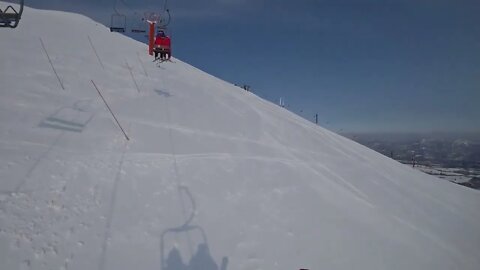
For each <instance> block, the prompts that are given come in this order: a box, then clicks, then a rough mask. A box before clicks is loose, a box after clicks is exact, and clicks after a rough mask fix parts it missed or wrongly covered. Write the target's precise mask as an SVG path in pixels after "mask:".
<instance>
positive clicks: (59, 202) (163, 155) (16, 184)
mask: <svg viewBox="0 0 480 270" xmlns="http://www.w3.org/2000/svg"><path fill="white" fill-rule="evenodd" d="M40 38H41V40H42V41H43V42H44V44H45V49H46V51H47V52H48V54H49V57H50V58H51V61H52V63H53V66H54V68H55V69H56V72H57V74H58V76H59V78H60V80H61V84H63V85H64V87H65V90H63V89H62V87H61V84H60V83H59V81H58V80H57V78H56V76H55V74H54V71H53V69H52V67H51V66H50V64H49V61H48V58H47V55H46V54H45V52H44V51H43V49H42V46H41V42H40ZM89 39H90V40H91V43H92V44H93V46H94V48H95V50H96V52H97V54H98V56H99V58H97V56H96V55H95V52H94V49H93V48H92V45H91V44H90V42H89ZM0 48H2V50H0V59H1V61H0V95H1V98H0V179H1V181H0V261H1V267H0V268H1V269H2V270H3V269H69V270H70V269H99V270H106V269H116V270H121V269H161V270H167V269H172V267H174V266H177V269H179V268H178V267H179V266H180V263H179V262H178V261H175V260H174V257H175V256H174V253H175V251H174V250H177V251H178V252H179V254H180V256H181V258H182V260H183V263H184V264H189V263H190V261H192V262H191V263H190V265H191V267H190V269H191V270H200V269H202V270H210V269H216V268H215V267H213V268H208V267H207V266H206V265H208V264H212V263H214V264H216V266H217V267H218V268H220V265H221V262H222V259H223V260H224V262H228V263H226V268H227V269H232V270H237V269H238V270H247V269H265V270H270V269H272V270H273V269H300V268H309V269H435V270H438V269H478V267H479V265H480V257H479V256H478V254H480V230H479V229H478V228H480V213H479V211H478V209H480V193H479V192H478V191H476V190H471V189H469V188H466V187H462V186H459V185H455V184H452V183H449V182H446V181H442V180H439V179H438V178H435V177H433V176H429V175H426V174H424V173H421V172H418V171H416V170H414V169H412V168H409V167H407V166H404V165H402V164H400V163H398V162H396V161H393V160H391V159H389V158H386V157H384V156H382V155H380V154H378V153H376V152H374V151H372V150H369V149H367V148H366V147H364V146H361V145H359V144H357V143H355V142H353V141H351V140H348V139H346V138H344V137H341V136H339V135H337V134H335V133H332V132H330V131H328V130H326V129H323V128H321V127H318V126H316V125H314V124H312V123H310V122H308V121H306V120H304V119H302V118H300V117H299V116H297V115H295V114H292V113H290V112H288V111H287V110H285V109H283V108H281V107H278V106H276V105H274V104H271V103H269V102H267V101H264V100H262V99H261V98H259V97H257V96H255V95H254V94H252V93H249V92H246V91H243V90H241V89H240V88H238V87H235V86H233V85H231V84H229V83H227V82H224V81H221V80H219V79H217V78H215V77H213V76H210V75H208V74H206V73H204V72H202V71H200V70H198V69H196V68H194V67H192V66H190V65H188V64H186V63H184V62H182V61H180V60H178V59H174V63H164V64H161V65H160V67H157V66H156V64H155V63H152V61H151V57H149V56H148V55H147V54H146V46H145V45H144V44H141V43H139V42H136V41H134V40H131V39H129V38H127V37H124V36H122V35H120V34H118V33H110V32H109V30H108V28H106V27H105V26H103V25H100V24H98V23H95V22H94V21H92V20H90V19H88V18H86V17H84V16H81V15H77V14H74V13H66V12H58V11H45V10H36V9H31V8H27V9H26V10H25V12H24V16H23V18H22V22H21V23H20V25H19V27H18V28H17V29H15V30H6V29H4V30H0ZM129 68H130V69H129ZM130 71H131V73H130ZM91 80H93V81H94V82H95V84H96V85H97V86H98V88H99V89H100V91H102V94H103V95H104V97H105V99H106V100H107V102H108V103H109V105H110V106H111V108H112V111H113V112H114V113H115V114H116V116H117V118H118V120H119V122H120V124H121V125H122V127H123V128H124V129H125V131H126V133H127V134H128V136H129V138H130V140H129V141H127V140H126V139H125V137H124V135H123V134H122V132H121V130H120V129H119V127H118V125H117V124H116V123H115V121H114V119H113V118H112V116H111V115H110V113H109V112H108V110H107V109H106V107H105V105H104V104H103V102H102V100H101V99H100V97H99V95H98V94H97V92H96V90H95V88H94V87H93V85H92V82H91ZM135 84H138V89H137V87H136V86H135ZM182 225H183V226H182ZM205 245H206V246H207V249H206V251H205V249H203V247H205ZM198 250H203V251H204V252H203V253H202V252H198ZM169 253H170V257H169ZM162 254H163V255H162ZM177 255H178V253H177ZM167 257H169V260H167ZM193 257H194V258H195V259H192V260H191V258H193ZM162 258H163V259H164V260H163V266H162ZM212 259H213V261H212ZM167 262H168V264H167ZM202 265H203V266H202Z"/></svg>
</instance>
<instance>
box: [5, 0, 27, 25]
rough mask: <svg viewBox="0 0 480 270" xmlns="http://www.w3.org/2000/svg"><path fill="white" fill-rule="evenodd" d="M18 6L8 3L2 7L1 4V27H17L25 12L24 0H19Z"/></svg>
mask: <svg viewBox="0 0 480 270" xmlns="http://www.w3.org/2000/svg"><path fill="white" fill-rule="evenodd" d="M18 6H19V7H18V8H17V9H15V8H14V7H13V6H12V5H8V6H7V7H6V8H4V9H2V7H1V6H0V28H16V27H17V26H18V24H19V23H20V19H21V18H22V14H23V6H24V0H19V1H18Z"/></svg>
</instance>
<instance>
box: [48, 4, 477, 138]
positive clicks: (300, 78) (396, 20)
mask: <svg viewBox="0 0 480 270" xmlns="http://www.w3.org/2000/svg"><path fill="white" fill-rule="evenodd" d="M39 1H40V2H42V1H43V2H49V1H48V0H39ZM50 2H51V0H50ZM61 2H63V4H64V5H70V4H71V3H73V2H76V1H75V0H71V1H66V0H64V1H61ZM70 2H71V3H70ZM77 2H78V1H77ZM80 2H82V3H83V5H89V6H98V7H102V8H105V9H107V10H108V9H109V8H110V7H111V6H112V4H113V2H114V1H113V0H104V1H101V0H99V1H95V0H84V1H80ZM124 2H125V3H126V4H127V5H128V6H129V7H135V8H138V10H140V11H143V10H146V9H152V8H153V9H156V8H157V7H160V6H163V1H154V0H137V1H134V0H124ZM168 4H169V8H170V10H171V13H172V15H173V21H172V24H171V26H170V31H171V34H172V37H173V45H174V55H175V56H176V57H178V58H180V59H182V60H184V61H186V62H188V63H190V64H192V65H194V66H196V67H198V68H200V69H202V70H205V71H206V72H208V73H211V74H213V75H215V76H217V77H220V78H222V79H225V80H227V81H229V82H232V83H238V84H243V83H245V84H248V85H251V87H252V91H253V92H255V93H258V95H260V96H262V97H265V98H267V99H269V100H272V101H275V100H278V99H279V98H280V97H284V98H285V100H286V104H287V106H288V109H289V110H291V111H293V112H295V113H297V114H299V115H302V116H303V117H305V118H307V119H309V120H313V116H314V114H315V113H318V114H319V120H320V124H321V125H323V126H325V127H327V128H330V129H332V130H335V131H344V132H346V131H349V132H369V131H372V132H375V131H389V132H392V131H393V132H432V131H447V132H449V131H476V132H480V120H479V119H480V16H479V15H478V14H480V1H470V0H451V1H444V0H403V1H402V0H383V1H380V0H336V1H333V0H332V1H328V0H325V1H321V0H318V1H313V0H297V1H285V0H263V1H262V0H185V1H176V0H168ZM119 9H120V10H122V11H123V12H125V13H126V14H127V15H128V16H130V17H132V13H133V11H132V9H128V8H126V6H125V5H123V4H121V3H120V4H119ZM99 14H104V13H101V12H100V13H99ZM87 15H90V16H92V17H94V19H97V20H103V21H108V20H109V18H103V17H105V15H98V14H87ZM107 17H108V16H107Z"/></svg>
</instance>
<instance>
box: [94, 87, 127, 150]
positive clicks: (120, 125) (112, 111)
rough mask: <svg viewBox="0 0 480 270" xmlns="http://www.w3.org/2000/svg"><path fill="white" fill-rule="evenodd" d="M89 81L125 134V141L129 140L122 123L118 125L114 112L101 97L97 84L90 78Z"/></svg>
mask: <svg viewBox="0 0 480 270" xmlns="http://www.w3.org/2000/svg"><path fill="white" fill-rule="evenodd" d="M90 81H91V82H92V84H93V86H94V87H95V89H96V90H97V92H98V94H99V95H100V97H101V98H102V100H103V103H105V106H107V109H108V110H109V111H110V113H111V114H112V116H113V119H115V122H117V124H118V127H120V130H122V132H123V135H125V139H127V141H129V140H130V138H128V136H127V133H125V130H123V127H122V125H120V122H119V121H118V119H117V117H116V116H115V114H114V113H113V111H112V109H110V106H108V103H107V101H106V100H105V98H104V97H103V95H102V93H101V92H100V90H99V89H98V87H97V85H96V84H95V82H93V80H90Z"/></svg>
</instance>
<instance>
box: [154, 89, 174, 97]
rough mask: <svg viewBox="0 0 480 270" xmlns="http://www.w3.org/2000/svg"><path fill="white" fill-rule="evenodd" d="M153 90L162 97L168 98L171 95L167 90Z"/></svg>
mask: <svg viewBox="0 0 480 270" xmlns="http://www.w3.org/2000/svg"><path fill="white" fill-rule="evenodd" d="M154 91H155V92H156V93H157V94H158V95H159V96H162V97H166V98H169V97H171V96H172V94H170V93H169V92H167V91H164V90H159V89H155V90H154Z"/></svg>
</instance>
